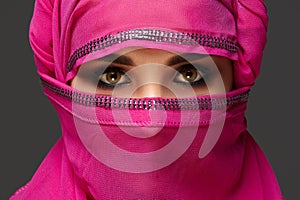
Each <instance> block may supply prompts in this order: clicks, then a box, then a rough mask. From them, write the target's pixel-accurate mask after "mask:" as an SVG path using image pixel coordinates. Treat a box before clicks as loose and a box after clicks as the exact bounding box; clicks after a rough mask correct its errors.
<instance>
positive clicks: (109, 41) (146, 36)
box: [67, 29, 238, 72]
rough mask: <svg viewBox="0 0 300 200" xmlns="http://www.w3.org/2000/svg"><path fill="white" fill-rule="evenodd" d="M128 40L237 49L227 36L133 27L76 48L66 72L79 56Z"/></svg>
mask: <svg viewBox="0 0 300 200" xmlns="http://www.w3.org/2000/svg"><path fill="white" fill-rule="evenodd" d="M128 40H147V41H153V42H165V43H173V44H181V45H189V46H205V47H213V48H219V49H225V50H228V51H231V52H237V50H238V48H237V43H236V42H235V41H232V40H231V39H229V38H224V37H215V36H211V35H206V34H200V33H183V32H171V31H164V30H157V29H134V30H129V31H123V32H119V33H117V34H116V35H106V36H104V37H101V38H97V39H95V40H93V41H90V42H89V43H87V44H85V45H84V46H82V47H81V48H79V49H77V50H76V51H75V52H74V53H73V54H72V56H71V58H70V59H69V61H68V64H67V72H70V71H71V70H72V68H73V66H74V65H75V63H76V61H77V60H78V59H79V58H81V57H83V56H85V55H88V54H90V53H92V52H95V51H98V50H102V49H105V48H107V47H110V46H113V45H114V44H120V43H122V42H125V41H128Z"/></svg>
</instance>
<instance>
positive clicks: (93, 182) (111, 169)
mask: <svg viewBox="0 0 300 200" xmlns="http://www.w3.org/2000/svg"><path fill="white" fill-rule="evenodd" d="M267 24H268V23H267V14H266V8H265V5H264V3H263V1H261V0H255V1H253V0H251V1H250V0H222V1H208V0H190V1H185V0H176V1H174V0H173V1H170V0H155V1H146V0H145V1H144V0H130V1H129V0H81V1H78V0H37V1H36V3H35V8H34V13H33V17H32V21H31V25H30V32H29V36H30V44H31V46H32V49H33V51H34V58H35V62H36V65H37V69H38V73H39V75H40V76H41V80H42V83H43V86H44V92H45V94H46V95H47V96H48V98H49V99H50V101H51V103H52V104H53V105H54V107H55V109H56V110H57V112H58V115H59V118H60V122H61V127H62V137H61V139H60V140H59V141H58V142H57V144H56V145H55V146H54V147H53V149H52V150H51V151H50V152H49V154H48V155H47V156H46V158H45V160H44V161H43V162H42V164H41V165H40V167H39V169H38V170H37V172H36V173H35V174H34V176H33V177H32V180H31V181H29V183H28V184H27V185H26V186H24V187H22V188H21V189H20V190H18V191H17V192H16V193H15V194H14V195H13V196H12V197H11V200H18V199H31V200H32V199H33V200H34V199H45V200H46V199H70V200H73V199H74V200H75V199H76V200H81V199H228V200H238V199H243V200H247V199H249V200H253V199H255V200H277V199H278V200H279V199H283V198H282V196H281V193H280V189H279V187H278V183H277V180H276V177H275V175H274V173H273V171H272V168H271V166H270V165H269V163H268V160H267V159H266V157H265V155H264V154H263V152H262V151H261V150H260V148H259V147H258V145H257V144H256V142H255V141H254V140H253V138H252V137H251V135H250V134H249V133H248V131H247V124H246V120H245V117H244V114H245V111H246V106H247V98H248V92H249V90H250V89H251V87H252V86H253V84H254V82H255V79H256V78H257V76H258V75H259V69H260V65H261V60H262V55H263V49H264V47H265V43H266V31H267ZM131 46H141V47H145V48H155V49H163V50H167V51H174V52H184V53H199V54H209V55H218V56H224V57H227V58H229V59H231V60H233V62H234V83H235V89H234V90H233V91H231V92H228V93H226V94H219V95H218V94H215V95H207V96H197V97H195V98H194V99H192V100H191V99H180V100H175V99H168V98H146V99H145V98H140V99H136V102H142V104H134V103H128V101H127V100H128V99H115V98H114V97H109V96H104V95H101V94H98V95H95V94H88V93H84V92H81V91H77V90H76V89H74V88H71V87H70V85H69V83H70V80H72V78H74V76H75V75H76V74H77V72H78V69H79V67H80V65H81V64H82V63H85V62H87V61H90V60H92V59H95V58H101V57H103V56H106V55H108V54H111V53H114V52H116V51H118V50H120V49H123V48H126V47H131ZM116 102H117V103H116ZM157 102H159V103H157ZM170 102H171V103H170ZM139 105H145V106H139ZM124 108H126V109H124ZM154 108H155V109H154ZM115 112H116V113H117V115H114V113H115ZM128 113H129V115H130V116H131V117H132V119H131V120H129V121H126V120H125V119H127V116H128ZM116 116H117V117H116ZM162 122H163V123H162ZM153 131H154V132H155V131H156V132H157V134H154V136H152V137H148V138H147V139H144V140H141V138H136V137H130V136H129V135H128V134H126V133H127V132H130V133H135V132H139V133H145V134H149V133H150V134H151V133H152V132H153ZM156 132H155V133H156ZM216 135H217V136H216ZM112 144H113V145H112ZM174 144H176V145H175V147H176V148H174V147H173V146H174Z"/></svg>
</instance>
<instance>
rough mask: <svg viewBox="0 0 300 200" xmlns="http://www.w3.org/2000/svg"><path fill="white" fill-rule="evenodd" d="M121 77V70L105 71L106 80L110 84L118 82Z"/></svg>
mask: <svg viewBox="0 0 300 200" xmlns="http://www.w3.org/2000/svg"><path fill="white" fill-rule="evenodd" d="M121 77H122V74H121V72H118V71H111V72H107V73H106V80H107V82H109V83H110V84H116V83H118V82H119V81H120V79H121Z"/></svg>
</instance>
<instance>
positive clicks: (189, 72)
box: [186, 71, 193, 79]
mask: <svg viewBox="0 0 300 200" xmlns="http://www.w3.org/2000/svg"><path fill="white" fill-rule="evenodd" d="M192 76H193V72H191V71H187V72H186V78H187V79H191V78H192Z"/></svg>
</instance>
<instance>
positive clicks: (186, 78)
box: [174, 64, 205, 85]
mask: <svg viewBox="0 0 300 200" xmlns="http://www.w3.org/2000/svg"><path fill="white" fill-rule="evenodd" d="M178 72H179V73H178V74H177V75H176V76H175V79H174V82H177V83H182V84H190V85H195V84H196V85H197V84H205V83H204V79H203V76H204V75H203V73H201V72H200V71H199V70H197V69H196V68H195V67H194V66H193V65H192V64H189V65H184V66H182V67H180V68H179V69H178Z"/></svg>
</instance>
